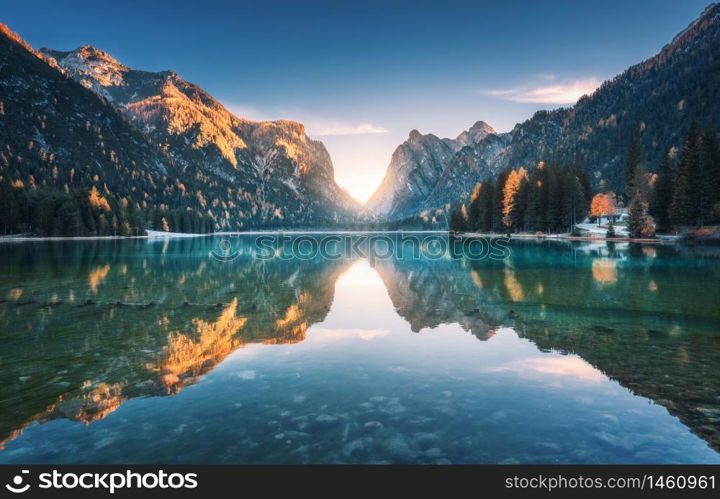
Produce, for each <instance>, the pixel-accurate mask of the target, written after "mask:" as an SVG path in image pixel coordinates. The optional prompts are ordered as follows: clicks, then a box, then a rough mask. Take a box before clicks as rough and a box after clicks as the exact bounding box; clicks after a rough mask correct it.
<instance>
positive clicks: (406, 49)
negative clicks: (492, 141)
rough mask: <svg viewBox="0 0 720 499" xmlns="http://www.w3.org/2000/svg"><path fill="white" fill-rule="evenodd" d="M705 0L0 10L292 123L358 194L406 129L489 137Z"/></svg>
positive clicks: (588, 82)
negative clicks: (320, 146)
mask: <svg viewBox="0 0 720 499" xmlns="http://www.w3.org/2000/svg"><path fill="white" fill-rule="evenodd" d="M707 4H708V2H707V0H701V1H695V0H683V1H680V0H654V1H649V0H634V1H627V0H624V1H615V0H605V1H603V2H577V1H552V0H546V1H542V2H540V1H513V0H505V1H503V2H497V1H494V2H483V1H480V0H475V1H470V2H460V1H457V2H456V1H443V2H439V1H434V2H425V1H421V0H416V1H414V2H399V1H382V2H381V1H362V0H355V1H353V2H349V1H348V2H341V1H326V2H315V1H311V0H310V1H303V2H298V1H295V2H283V1H280V0H275V1H272V2H261V1H254V2H249V1H247V2H245V1H234V2H230V1H228V2H221V1H213V0H205V1H203V2H197V1H194V2H183V1H174V2H152V1H149V0H147V1H144V2H132V1H128V2H101V1H97V2H87V1H84V2H74V1H63V2H57V1H45V0H38V1H33V2H32V3H31V4H28V3H25V2H8V3H6V4H5V5H4V6H3V9H2V13H1V14H0V21H2V22H5V23H7V24H8V25H10V27H11V29H13V30H14V31H16V32H18V33H20V35H22V36H23V37H24V38H25V39H26V40H27V41H28V42H30V43H31V44H32V45H34V46H35V47H37V48H39V47H50V48H55V49H59V50H69V49H73V48H75V47H77V46H80V45H83V44H91V45H94V46H96V47H98V48H101V49H103V50H106V51H108V52H110V53H111V54H112V55H113V56H115V57H116V58H117V59H119V60H120V61H121V62H123V63H125V64H127V65H129V66H131V67H135V68H138V69H146V70H151V71H157V70H163V69H172V70H175V71H177V72H178V73H179V74H180V75H182V76H183V77H184V78H185V79H187V80H189V81H192V82H194V83H197V84H199V85H200V86H202V87H203V88H205V89H206V90H207V91H209V92H210V93H211V94H212V95H214V96H215V97H216V98H218V99H219V100H220V101H221V102H223V103H224V104H225V105H226V106H227V107H228V108H229V109H231V110H233V111H234V112H235V113H236V114H238V115H241V116H244V117H247V118H253V119H277V118H284V119H294V120H297V121H301V122H303V123H305V125H306V127H307V128H308V131H309V132H310V133H311V135H312V136H313V137H315V138H317V139H320V140H322V141H323V142H324V143H325V145H326V146H327V147H328V150H329V151H330V154H331V156H332V158H333V161H334V163H335V170H336V178H337V179H338V181H339V183H340V184H341V185H343V186H345V187H347V188H348V189H349V190H350V192H351V193H352V194H353V195H355V196H356V197H357V198H359V199H361V200H362V199H365V198H366V197H367V196H369V194H370V193H371V192H372V191H373V190H374V188H375V187H376V186H377V185H378V183H379V182H380V180H381V179H382V176H383V174H384V172H385V169H386V167H387V164H388V162H389V160H390V156H391V154H392V151H393V150H394V149H395V147H396V146H397V145H398V144H399V143H401V142H402V141H403V140H405V139H406V138H407V135H408V132H409V131H410V130H412V129H413V128H417V129H418V130H420V131H421V132H423V133H434V134H436V135H439V136H448V137H454V136H456V135H457V134H458V133H460V132H461V131H462V130H464V129H466V128H468V127H469V126H470V125H472V124H473V123H474V122H475V121H477V120H484V121H486V122H488V123H489V124H490V125H492V126H493V127H495V128H496V129H497V130H498V131H508V130H510V129H511V128H512V127H513V126H514V124H515V123H517V122H519V121H522V120H524V119H526V118H528V117H530V116H531V115H532V113H533V112H534V111H536V110H538V109H547V108H553V107H558V106H561V105H567V104H568V103H570V102H572V101H573V100H574V99H575V98H576V97H577V96H578V95H581V94H582V92H583V91H589V90H592V89H593V88H594V87H595V86H597V85H598V84H599V83H600V82H602V81H603V80H605V79H607V78H611V77H613V76H614V75H615V74H617V73H619V72H621V71H623V70H624V69H625V68H626V67H628V66H629V65H632V64H634V63H637V62H640V61H641V60H642V59H645V58H647V57H650V56H652V55H653V54H655V53H656V52H657V51H658V50H659V49H660V48H661V47H662V46H663V45H664V44H665V43H667V42H669V41H670V40H671V39H672V37H673V36H674V35H675V34H677V33H678V32H679V31H680V30H682V29H683V28H685V27H686V26H687V25H688V23H690V22H691V21H692V20H693V19H695V18H696V17H697V16H698V15H699V14H700V12H701V11H702V10H703V8H704V7H705V6H706V5H707Z"/></svg>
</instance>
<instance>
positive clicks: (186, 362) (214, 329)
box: [158, 298, 247, 393]
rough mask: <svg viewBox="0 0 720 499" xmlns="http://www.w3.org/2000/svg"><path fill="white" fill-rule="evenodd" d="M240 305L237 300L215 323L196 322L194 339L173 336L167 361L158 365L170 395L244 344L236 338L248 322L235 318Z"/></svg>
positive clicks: (198, 320) (177, 335)
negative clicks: (184, 382)
mask: <svg viewBox="0 0 720 499" xmlns="http://www.w3.org/2000/svg"><path fill="white" fill-rule="evenodd" d="M237 303H238V301H237V298H234V299H233V301H232V302H231V303H230V304H229V305H228V306H226V307H225V308H224V309H223V311H222V313H221V314H220V317H218V319H217V320H216V321H215V322H212V323H211V322H205V321H204V320H202V319H193V321H192V323H193V325H194V326H195V333H196V334H195V335H193V336H194V337H191V336H189V335H186V334H183V333H180V332H174V333H170V335H169V336H168V344H167V346H166V347H165V348H164V359H163V360H162V361H161V362H160V363H159V365H158V370H159V371H161V372H162V382H163V384H164V385H165V387H166V389H167V391H168V393H174V392H176V391H177V390H178V389H179V388H181V385H182V384H183V383H182V380H183V379H186V378H194V377H197V376H199V375H201V374H203V373H205V372H207V371H209V370H210V369H212V367H214V366H215V365H216V364H217V363H218V362H220V361H221V360H222V359H224V358H225V357H227V356H228V355H229V354H230V353H231V352H232V351H233V350H235V349H236V348H237V347H239V346H240V345H241V344H242V340H241V339H240V338H237V337H235V335H236V333H237V332H238V331H239V330H240V329H241V328H242V327H243V326H244V325H245V322H246V321H247V319H246V318H245V317H235V313H236V311H237Z"/></svg>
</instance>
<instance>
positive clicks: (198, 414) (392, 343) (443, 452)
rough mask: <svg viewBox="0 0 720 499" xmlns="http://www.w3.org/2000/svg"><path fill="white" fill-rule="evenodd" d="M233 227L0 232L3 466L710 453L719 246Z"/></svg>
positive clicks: (666, 457)
mask: <svg viewBox="0 0 720 499" xmlns="http://www.w3.org/2000/svg"><path fill="white" fill-rule="evenodd" d="M317 237H320V236H317ZM347 237H349V236H347ZM230 242H231V244H232V247H222V249H221V250H220V251H219V252H218V247H219V244H220V238H197V239H183V240H180V239H174V240H160V241H153V240H116V241H63V242H59V241H56V242H25V243H2V244H0V447H1V448H2V449H1V450H0V462H3V463H31V462H43V463H46V462H47V463H63V462H88V463H91V462H120V463H140V462H143V463H146V462H148V463H176V462H188V463H210V462H223V463H597V462H601V463H718V462H720V454H719V453H718V450H719V449H720V306H719V305H720V288H719V287H718V283H720V257H718V255H717V254H716V253H715V252H713V251H710V250H707V249H704V250H703V249H702V248H700V249H697V250H693V249H687V248H677V247H674V246H671V247H668V246H652V245H645V246H641V245H627V244H624V245H623V244H615V245H614V246H613V245H607V244H605V243H569V242H558V241H554V242H553V241H545V242H534V241H514V242H513V243H512V244H511V245H510V247H509V255H507V254H506V255H504V257H503V258H502V259H497V258H496V259H492V258H482V259H478V260H472V259H470V258H466V257H463V256H460V255H454V256H448V257H445V258H429V257H427V256H426V255H423V254H420V255H415V256H413V255H410V256H408V255H401V256H402V258H400V257H398V256H397V255H396V257H395V258H390V259H373V258H370V259H367V258H363V257H361V256H347V257H343V258H324V257H320V256H317V257H315V258H311V259H305V258H300V257H296V258H291V257H284V256H283V255H278V256H277V257H276V258H270V259H268V258H258V256H257V254H253V251H252V248H253V247H254V245H255V244H256V242H255V240H254V238H253V237H238V238H233V239H232V240H231V241H230ZM218 254H219V255H220V256H224V255H231V256H232V257H231V258H217V255H218ZM212 255H216V257H212Z"/></svg>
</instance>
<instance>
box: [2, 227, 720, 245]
mask: <svg viewBox="0 0 720 499" xmlns="http://www.w3.org/2000/svg"><path fill="white" fill-rule="evenodd" d="M710 230H711V231H712V234H711V237H706V238H702V237H698V236H697V235H695V233H696V232H700V231H691V232H688V233H685V234H682V235H671V234H668V235H660V234H658V235H657V236H656V237H654V238H638V237H628V236H618V237H611V238H609V237H605V236H602V235H597V234H589V235H572V234H570V233H543V234H537V233H522V232H520V233H512V234H501V233H493V232H462V231H452V230H384V229H377V230H373V229H367V230H341V229H338V230H252V231H233V232H209V233H204V234H190V233H181V232H160V231H152V230H149V231H147V233H146V234H145V235H137V236H121V235H114V236H34V235H32V234H15V235H5V236H0V243H2V242H39V241H96V240H123V239H148V240H159V239H163V240H167V239H187V238H196V237H217V236H253V235H263V234H298V235H302V234H311V235H312V234H314V235H322V234H348V235H352V234H368V233H379V234H382V233H389V234H392V233H405V234H413V233H417V234H422V233H436V234H449V235H452V236H454V237H460V238H498V237H507V238H509V239H537V240H543V239H549V240H562V241H587V242H599V241H603V242H608V243H642V244H675V243H685V244H696V243H714V244H720V228H717V229H710ZM704 232H708V229H706V230H705V231H704Z"/></svg>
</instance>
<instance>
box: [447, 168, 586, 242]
mask: <svg viewBox="0 0 720 499" xmlns="http://www.w3.org/2000/svg"><path fill="white" fill-rule="evenodd" d="M591 196H592V189H591V186H590V181H589V178H588V176H587V174H586V172H585V170H584V169H583V168H582V167H581V165H580V164H579V162H578V163H577V164H574V165H569V166H568V165H560V164H552V163H550V164H546V163H542V162H541V163H540V164H539V165H538V166H537V167H536V168H534V169H533V170H532V171H531V172H528V171H527V170H525V169H524V168H519V169H517V170H513V169H510V170H505V171H503V172H501V173H500V174H499V175H498V176H497V178H496V179H490V180H487V181H485V182H482V183H478V184H476V186H475V189H474V190H473V192H472V194H471V196H470V201H469V203H464V204H461V205H460V206H459V207H458V208H456V209H455V210H453V211H452V213H451V215H450V229H451V230H455V231H474V232H496V233H514V232H571V231H572V230H573V227H574V225H575V224H576V223H578V222H580V221H581V220H582V219H583V218H585V216H586V215H587V212H588V206H589V204H590V198H591Z"/></svg>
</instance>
